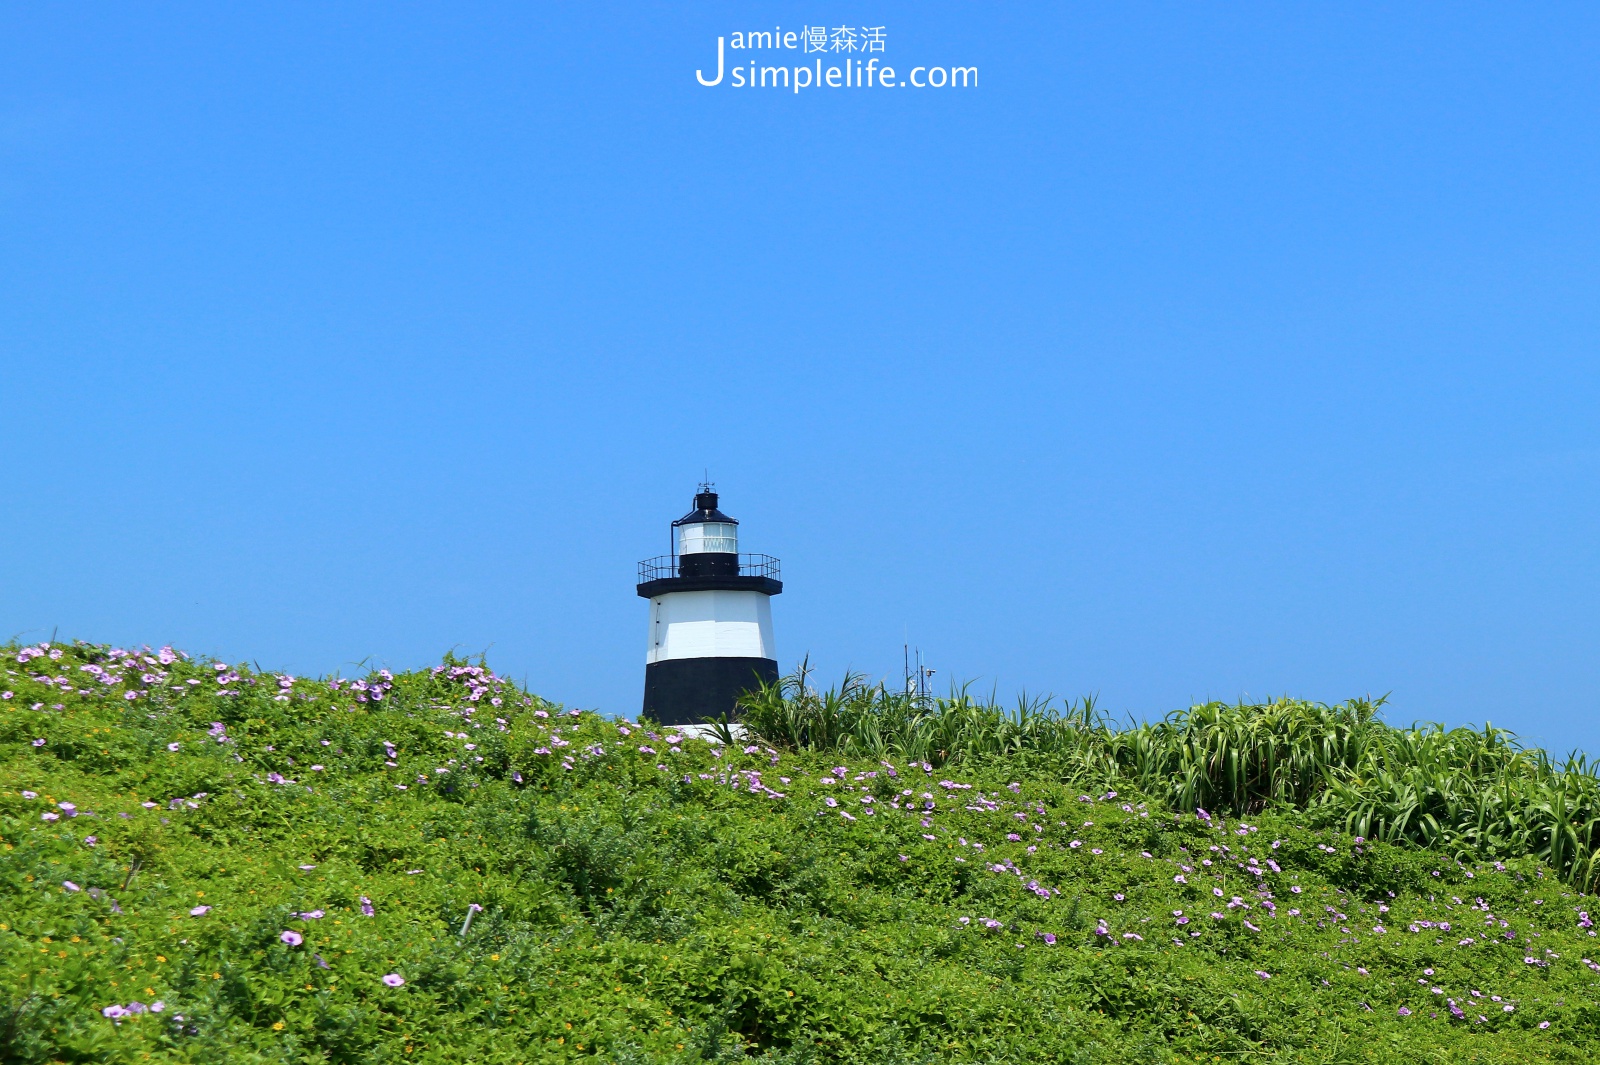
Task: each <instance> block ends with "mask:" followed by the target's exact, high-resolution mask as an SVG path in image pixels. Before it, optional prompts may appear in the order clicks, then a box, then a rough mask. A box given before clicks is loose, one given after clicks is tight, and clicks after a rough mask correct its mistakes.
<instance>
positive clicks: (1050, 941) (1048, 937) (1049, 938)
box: [1036, 932, 1056, 947]
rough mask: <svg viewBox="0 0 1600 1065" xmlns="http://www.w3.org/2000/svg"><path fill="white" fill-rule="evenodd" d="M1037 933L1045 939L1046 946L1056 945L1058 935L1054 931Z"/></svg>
mask: <svg viewBox="0 0 1600 1065" xmlns="http://www.w3.org/2000/svg"><path fill="white" fill-rule="evenodd" d="M1036 934H1037V935H1038V937H1039V938H1040V939H1042V940H1044V945H1045V946H1047V947H1053V946H1055V945H1056V935H1055V933H1054V932H1038V933H1036Z"/></svg>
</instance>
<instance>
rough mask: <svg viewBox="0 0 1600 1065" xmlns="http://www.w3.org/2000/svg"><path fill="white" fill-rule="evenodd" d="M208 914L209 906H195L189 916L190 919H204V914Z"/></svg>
mask: <svg viewBox="0 0 1600 1065" xmlns="http://www.w3.org/2000/svg"><path fill="white" fill-rule="evenodd" d="M210 912H211V907H210V906H196V907H195V908H194V909H192V910H190V911H189V916H190V917H204V916H205V915H206V914H208V913H210Z"/></svg>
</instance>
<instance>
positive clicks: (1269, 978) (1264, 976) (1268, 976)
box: [1256, 969, 1272, 980]
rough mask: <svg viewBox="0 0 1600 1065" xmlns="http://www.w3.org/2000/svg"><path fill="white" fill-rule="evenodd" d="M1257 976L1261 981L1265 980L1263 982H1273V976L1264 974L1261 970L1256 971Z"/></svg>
mask: <svg viewBox="0 0 1600 1065" xmlns="http://www.w3.org/2000/svg"><path fill="white" fill-rule="evenodd" d="M1256 975H1257V976H1259V977H1261V979H1263V980H1271V979H1272V974H1271V973H1268V972H1263V971H1262V970H1260V969H1257V970H1256Z"/></svg>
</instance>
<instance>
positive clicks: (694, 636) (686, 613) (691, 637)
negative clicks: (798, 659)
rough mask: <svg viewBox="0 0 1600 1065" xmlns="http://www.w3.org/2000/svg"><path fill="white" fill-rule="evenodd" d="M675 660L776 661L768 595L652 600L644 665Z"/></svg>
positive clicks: (676, 595)
mask: <svg viewBox="0 0 1600 1065" xmlns="http://www.w3.org/2000/svg"><path fill="white" fill-rule="evenodd" d="M679 658H773V659H775V658H777V650H776V646H775V644H774V641H773V638H772V599H771V597H770V596H768V595H766V594H764V593H762V592H755V591H744V590H737V591H735V590H728V591H721V590H717V591H696V592H671V593H668V594H666V595H658V596H656V597H654V598H653V599H651V600H650V647H649V651H648V653H647V654H646V656H645V663H646V664H647V665H652V664H654V663H656V662H668V661H672V660H674V659H679Z"/></svg>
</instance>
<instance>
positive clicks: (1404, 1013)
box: [1400, 1006, 1411, 1017]
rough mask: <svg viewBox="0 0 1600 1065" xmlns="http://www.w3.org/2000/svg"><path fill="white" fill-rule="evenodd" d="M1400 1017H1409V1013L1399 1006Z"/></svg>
mask: <svg viewBox="0 0 1600 1065" xmlns="http://www.w3.org/2000/svg"><path fill="white" fill-rule="evenodd" d="M1400 1016H1402V1017H1409V1016H1411V1011H1410V1010H1408V1009H1406V1008H1405V1007H1404V1006H1401V1007H1400Z"/></svg>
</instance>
